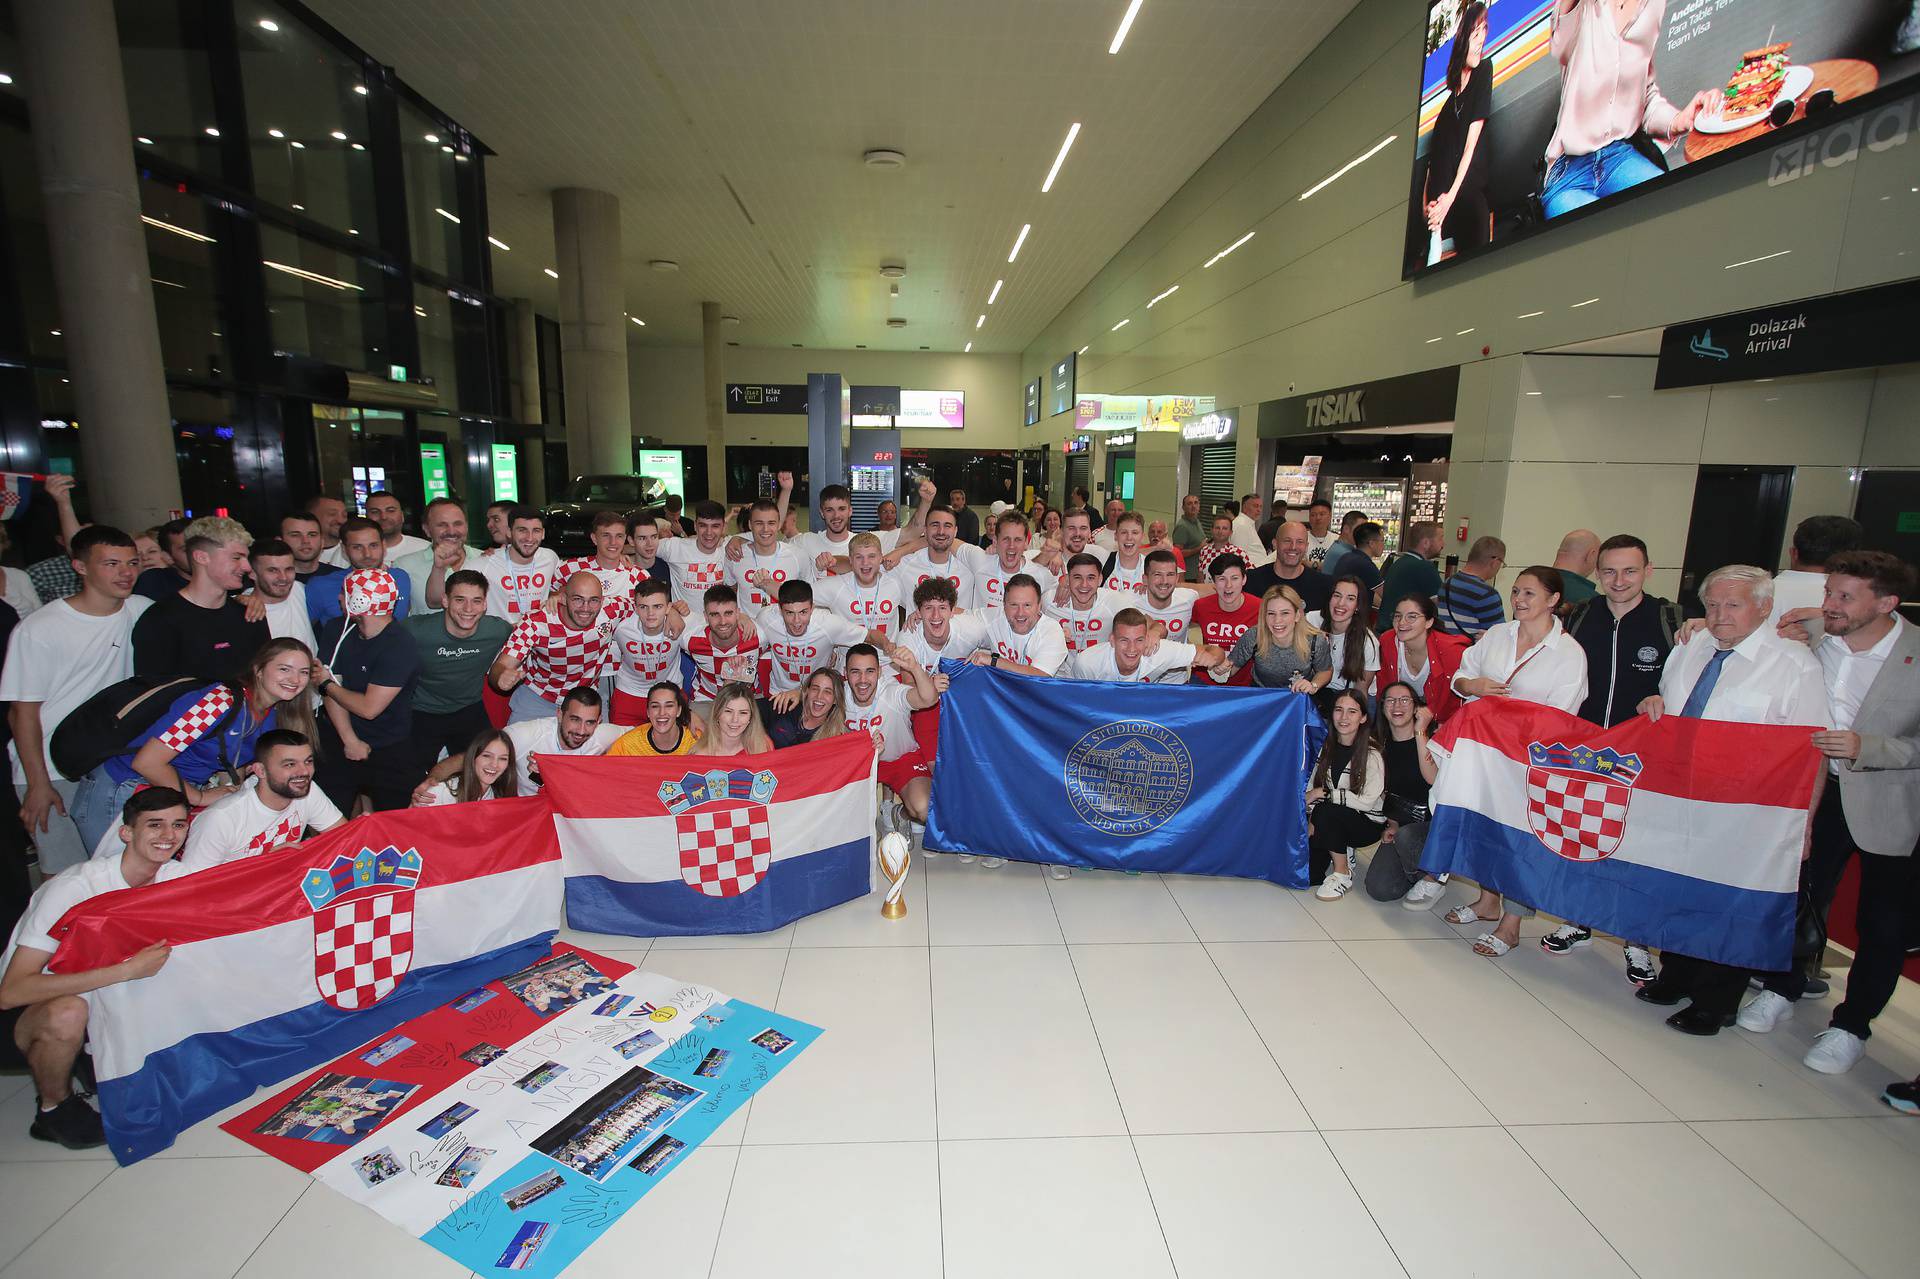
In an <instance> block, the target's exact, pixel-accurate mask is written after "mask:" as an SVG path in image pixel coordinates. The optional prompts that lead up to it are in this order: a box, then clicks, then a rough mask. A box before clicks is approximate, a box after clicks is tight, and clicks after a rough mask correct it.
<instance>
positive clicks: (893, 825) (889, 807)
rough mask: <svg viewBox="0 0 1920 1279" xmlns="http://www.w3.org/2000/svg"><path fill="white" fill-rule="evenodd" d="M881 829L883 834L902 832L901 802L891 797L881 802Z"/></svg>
mask: <svg viewBox="0 0 1920 1279" xmlns="http://www.w3.org/2000/svg"><path fill="white" fill-rule="evenodd" d="M880 829H881V831H882V832H883V833H884V832H886V831H893V832H895V833H898V832H899V830H900V801H899V800H897V799H895V798H894V797H893V796H891V795H889V796H887V797H886V798H885V799H883V800H881V801H880Z"/></svg>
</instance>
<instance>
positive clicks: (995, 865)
mask: <svg viewBox="0 0 1920 1279" xmlns="http://www.w3.org/2000/svg"><path fill="white" fill-rule="evenodd" d="M980 864H981V865H982V866H985V867H986V868H987V869H988V870H999V869H1000V868H1001V867H1002V866H1005V865H1006V864H1007V859H1006V858H1004V857H982V858H981V859H980Z"/></svg>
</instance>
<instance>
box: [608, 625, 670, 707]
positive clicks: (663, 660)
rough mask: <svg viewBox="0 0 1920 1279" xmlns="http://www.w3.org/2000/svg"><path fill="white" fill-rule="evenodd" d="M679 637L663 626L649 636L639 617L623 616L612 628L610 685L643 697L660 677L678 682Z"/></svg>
mask: <svg viewBox="0 0 1920 1279" xmlns="http://www.w3.org/2000/svg"><path fill="white" fill-rule="evenodd" d="M683 634H684V632H683ZM681 639H682V635H669V634H667V632H666V631H665V630H664V629H662V630H661V631H660V633H659V634H658V635H649V634H647V632H646V630H645V628H644V627H642V626H641V625H640V619H639V618H638V617H628V618H623V619H622V620H621V622H620V624H619V625H618V626H616V627H614V628H613V661H614V667H613V686H614V687H615V688H617V689H619V690H620V691H621V692H623V693H627V694H630V695H632V696H634V697H645V696H646V694H647V690H648V689H650V688H652V687H653V686H654V685H655V684H658V683H659V682H660V681H661V680H666V681H667V682H668V683H669V684H678V683H679V682H680V641H681Z"/></svg>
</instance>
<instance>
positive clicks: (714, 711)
mask: <svg viewBox="0 0 1920 1279" xmlns="http://www.w3.org/2000/svg"><path fill="white" fill-rule="evenodd" d="M772 749H773V745H772V743H770V742H769V741H768V740H767V729H766V726H765V725H764V724H762V723H761V722H760V704H759V702H758V701H756V700H755V699H754V696H753V688H752V687H751V686H750V685H747V684H739V683H734V684H722V685H721V686H720V691H719V692H717V693H715V694H714V695H713V703H712V704H711V705H710V706H709V707H708V708H707V732H706V736H704V737H703V738H701V740H700V753H701V754H702V755H764V754H766V753H767V752H768V751H770V750H772Z"/></svg>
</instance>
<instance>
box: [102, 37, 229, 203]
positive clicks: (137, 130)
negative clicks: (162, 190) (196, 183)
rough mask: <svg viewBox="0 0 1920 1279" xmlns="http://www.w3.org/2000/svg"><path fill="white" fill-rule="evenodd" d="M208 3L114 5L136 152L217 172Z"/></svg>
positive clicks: (193, 168)
mask: <svg viewBox="0 0 1920 1279" xmlns="http://www.w3.org/2000/svg"><path fill="white" fill-rule="evenodd" d="M206 7H207V6H206V5H205V4H203V3H201V2H200V0H115V3H114V6H113V9H114V20H115V23H116V25H117V26H118V27H119V29H120V66H121V70H122V73H123V75H124V76H125V78H126V82H127V122H128V123H129V124H130V125H132V126H133V135H134V136H133V141H134V143H135V145H137V146H138V147H139V148H140V150H139V152H137V153H136V154H139V155H155V156H159V157H161V158H162V159H166V160H171V161H172V162H173V163H175V164H179V165H184V166H186V167H187V168H189V169H192V170H194V171H195V172H198V173H206V174H210V175H215V176H218V175H219V174H220V135H219V121H218V120H217V119H216V118H215V116H214V107H213V64H212V60H211V59H210V58H209V57H208V56H207V40H206V27H205V22H204V18H203V14H204V12H205V10H206Z"/></svg>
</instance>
